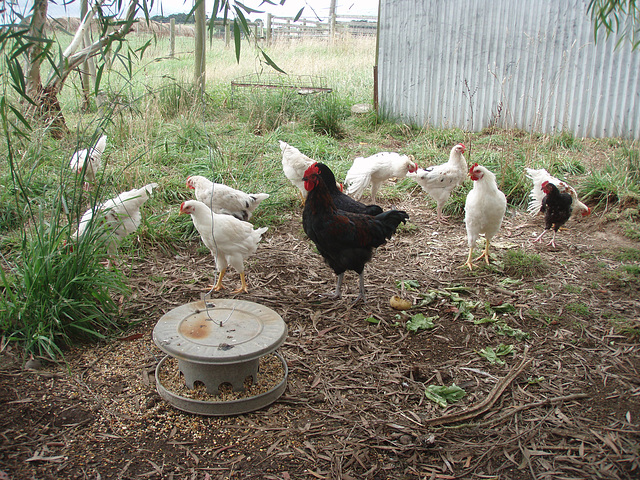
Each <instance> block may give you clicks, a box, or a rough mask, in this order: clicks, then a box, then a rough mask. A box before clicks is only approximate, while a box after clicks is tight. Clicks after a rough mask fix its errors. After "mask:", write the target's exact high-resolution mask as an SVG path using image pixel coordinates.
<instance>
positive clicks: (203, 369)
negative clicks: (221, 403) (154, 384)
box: [178, 358, 260, 395]
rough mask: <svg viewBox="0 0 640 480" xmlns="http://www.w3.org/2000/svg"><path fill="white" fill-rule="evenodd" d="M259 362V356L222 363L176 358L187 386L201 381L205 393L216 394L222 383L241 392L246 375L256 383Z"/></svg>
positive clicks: (192, 385)
mask: <svg viewBox="0 0 640 480" xmlns="http://www.w3.org/2000/svg"><path fill="white" fill-rule="evenodd" d="M259 364H260V359H259V358H256V359H255V360H250V361H248V362H242V363H229V364H222V365H212V364H204V363H194V362H187V361H186V360H178V368H179V369H180V371H181V372H182V374H183V375H184V381H185V383H186V384H187V387H189V388H194V385H195V382H202V383H203V384H204V385H205V386H206V388H207V393H209V394H211V395H216V394H217V393H218V389H219V387H220V385H222V384H224V383H228V384H230V385H231V387H232V388H233V390H234V391H236V392H242V391H244V382H245V379H246V378H247V377H252V378H253V383H254V384H256V383H258V365H259Z"/></svg>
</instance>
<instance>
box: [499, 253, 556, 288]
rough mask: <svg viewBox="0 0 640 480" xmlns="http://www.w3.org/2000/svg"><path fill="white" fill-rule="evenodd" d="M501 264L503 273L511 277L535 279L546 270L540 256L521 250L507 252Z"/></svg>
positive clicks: (545, 265)
mask: <svg viewBox="0 0 640 480" xmlns="http://www.w3.org/2000/svg"><path fill="white" fill-rule="evenodd" d="M503 262H504V271H505V273H506V274H508V275H509V276H511V277H536V276H539V275H542V274H544V273H545V272H546V271H547V270H548V266H547V264H545V263H544V262H543V261H542V258H541V257H540V255H538V254H536V253H527V252H525V251H523V250H507V251H506V252H505V255H504V257H503ZM537 286H538V285H536V287H537Z"/></svg>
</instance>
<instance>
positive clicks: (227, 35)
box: [224, 20, 231, 48]
mask: <svg viewBox="0 0 640 480" xmlns="http://www.w3.org/2000/svg"><path fill="white" fill-rule="evenodd" d="M230 43H231V26H230V25H229V21H228V20H227V23H225V24H224V46H225V47H226V48H229V44H230Z"/></svg>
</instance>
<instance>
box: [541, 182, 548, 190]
mask: <svg viewBox="0 0 640 480" xmlns="http://www.w3.org/2000/svg"><path fill="white" fill-rule="evenodd" d="M547 185H549V180H545V181H544V182H542V185H540V188H542V189H544V187H546V186H547Z"/></svg>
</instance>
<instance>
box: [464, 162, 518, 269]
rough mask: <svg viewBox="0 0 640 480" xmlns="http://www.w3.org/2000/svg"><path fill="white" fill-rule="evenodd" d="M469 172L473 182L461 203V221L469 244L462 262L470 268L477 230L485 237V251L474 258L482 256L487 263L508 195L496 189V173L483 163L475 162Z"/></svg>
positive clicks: (471, 266)
mask: <svg viewBox="0 0 640 480" xmlns="http://www.w3.org/2000/svg"><path fill="white" fill-rule="evenodd" d="M469 176H470V177H471V180H473V182H474V183H473V188H472V189H471V191H470V192H469V194H468V195H467V200H466V202H465V205H464V213H465V215H464V223H465V224H466V226H467V242H468V244H469V256H468V257H467V262H466V263H465V264H464V265H466V266H467V267H469V270H473V263H472V262H471V255H472V253H473V249H474V247H475V245H476V241H477V240H478V236H479V235H480V234H484V237H485V246H484V252H483V253H482V255H480V256H479V257H478V258H476V259H475V260H474V262H475V261H478V260H480V259H481V258H483V257H484V261H485V262H486V264H487V265H489V245H490V243H491V239H492V238H493V236H494V235H495V234H496V233H498V230H500V225H502V219H503V217H504V212H505V211H506V209H507V198H506V197H505V195H504V193H502V192H501V191H500V190H499V189H498V185H497V184H496V176H495V175H494V174H493V172H491V171H489V170H488V169H486V168H485V167H482V166H480V165H478V164H477V163H474V164H473V165H472V166H471V168H470V169H469ZM464 265H463V266H464Z"/></svg>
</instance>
